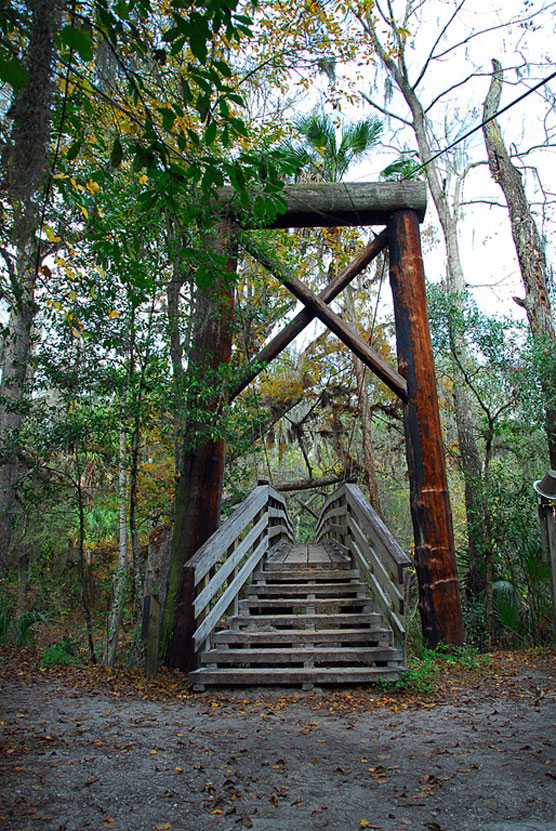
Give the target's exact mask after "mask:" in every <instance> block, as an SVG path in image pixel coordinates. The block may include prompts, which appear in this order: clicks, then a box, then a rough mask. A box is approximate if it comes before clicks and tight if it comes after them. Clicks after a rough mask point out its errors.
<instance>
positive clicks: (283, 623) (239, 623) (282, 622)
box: [229, 612, 382, 631]
mask: <svg viewBox="0 0 556 831" xmlns="http://www.w3.org/2000/svg"><path fill="white" fill-rule="evenodd" d="M379 623H382V615H380V614H377V613H376V612H366V613H362V612H346V613H345V614H339V615H334V614H332V615H326V614H299V615H295V614H294V615H235V616H234V617H231V618H230V619H229V624H230V626H231V627H232V628H234V627H236V628H239V629H245V628H247V627H251V628H252V629H254V630H259V631H260V630H261V629H263V628H266V629H269V630H273V629H279V628H285V629H305V628H307V627H308V626H314V627H315V629H318V628H320V627H324V628H327V627H338V628H348V627H350V626H351V627H362V626H373V625H376V624H379Z"/></svg>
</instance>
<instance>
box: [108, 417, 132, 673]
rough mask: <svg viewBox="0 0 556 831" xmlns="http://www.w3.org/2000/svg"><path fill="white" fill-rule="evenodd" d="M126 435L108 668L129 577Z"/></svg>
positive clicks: (123, 436)
mask: <svg viewBox="0 0 556 831" xmlns="http://www.w3.org/2000/svg"><path fill="white" fill-rule="evenodd" d="M126 478H127V477H126V434H125V430H124V429H123V426H122V427H121V429H120V446H119V451H118V503H119V533H118V565H117V569H116V574H115V575H114V600H113V602H112V608H111V610H110V616H109V619H108V632H107V636H106V650H105V661H106V663H107V664H108V666H111V667H112V666H114V664H115V662H116V653H117V651H118V638H119V635H120V626H121V625H122V616H123V611H124V603H125V598H126V594H127V581H128V577H129V567H128V552H127V499H126V496H127V493H126V491H127V486H126Z"/></svg>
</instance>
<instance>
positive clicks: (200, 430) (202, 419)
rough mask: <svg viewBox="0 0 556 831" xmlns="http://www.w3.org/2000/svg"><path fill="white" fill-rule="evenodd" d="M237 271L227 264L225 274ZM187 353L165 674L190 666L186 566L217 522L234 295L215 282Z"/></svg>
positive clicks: (200, 303) (200, 306) (199, 300)
mask: <svg viewBox="0 0 556 831" xmlns="http://www.w3.org/2000/svg"><path fill="white" fill-rule="evenodd" d="M230 236H231V232H230V227H229V225H227V224H225V223H222V225H221V226H219V228H218V231H217V234H216V239H215V241H214V248H215V251H216V252H217V253H218V252H220V253H223V252H225V251H227V250H229V247H230ZM232 268H235V262H234V261H232V259H231V258H230V259H229V261H228V271H231V270H232ZM196 294H197V296H196V304H195V309H194V325H193V332H192V343H191V352H190V357H189V364H188V369H187V380H186V384H187V412H186V414H185V418H186V426H185V431H184V443H183V467H182V470H181V475H180V479H179V483H178V488H177V493H176V500H175V520H174V533H173V540H172V553H171V560H170V568H169V574H168V589H167V595H166V604H165V609H164V616H163V621H162V633H161V648H162V653H163V657H164V660H165V663H166V664H167V665H168V666H170V667H179V668H180V669H183V670H186V671H188V670H190V669H192V668H193V667H194V666H195V660H196V656H195V654H194V651H193V644H192V635H193V632H194V626H195V620H194V612H193V600H194V586H193V585H192V583H191V579H190V578H191V574H190V570H189V569H188V568H187V561H188V560H189V559H190V558H191V557H192V555H193V554H194V553H195V552H196V551H197V549H198V548H199V546H201V545H202V544H203V543H204V542H205V541H206V540H207V539H208V537H210V535H211V534H212V533H213V532H214V531H215V530H216V529H217V527H218V524H219V521H220V505H221V497H222V481H223V477H224V462H225V451H226V445H225V440H224V439H223V438H222V437H219V436H218V430H215V422H217V421H218V419H219V418H220V417H221V416H222V411H223V408H224V406H225V404H226V385H227V378H226V375H225V373H223V372H222V369H223V368H224V367H225V366H226V365H227V364H229V362H230V357H231V348H232V325H231V324H232V314H233V288H232V286H231V285H230V281H229V280H225V279H224V278H222V277H217V278H216V279H215V280H214V282H213V284H212V285H211V287H210V288H208V289H201V288H198V289H197V293H196Z"/></svg>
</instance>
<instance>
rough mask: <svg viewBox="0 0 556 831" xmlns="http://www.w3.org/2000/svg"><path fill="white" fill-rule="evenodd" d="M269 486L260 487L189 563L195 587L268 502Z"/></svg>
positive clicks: (252, 492)
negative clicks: (192, 571) (193, 575)
mask: <svg viewBox="0 0 556 831" xmlns="http://www.w3.org/2000/svg"><path fill="white" fill-rule="evenodd" d="M267 498H268V485H258V486H257V487H256V488H255V489H254V490H253V491H251V493H250V494H249V496H248V497H247V499H246V500H245V501H244V502H242V503H241V505H240V506H239V508H237V510H235V511H234V513H233V514H232V516H231V517H229V518H228V519H227V520H226V521H225V522H224V523H223V524H222V525H221V526H220V528H218V529H217V530H216V531H215V532H214V534H213V535H212V536H211V537H209V538H208V540H207V541H206V543H205V544H204V545H202V546H201V547H200V548H199V549H198V551H197V552H196V553H195V554H194V555H193V557H191V559H190V560H189V562H188V563H187V565H188V567H189V568H192V569H193V570H194V572H195V585H197V584H198V583H199V580H201V579H202V578H203V577H204V576H205V574H207V573H208V571H209V569H211V568H212V566H213V565H215V563H217V562H218V560H219V559H220V558H221V557H222V556H223V555H224V553H225V552H226V550H227V549H228V548H229V547H230V545H232V543H233V542H234V541H235V540H236V539H237V538H238V537H239V535H240V534H241V533H242V531H244V530H245V528H246V527H247V525H248V524H249V523H250V522H251V520H252V519H253V518H254V517H255V516H256V515H257V514H258V513H259V511H260V510H261V508H263V507H264V505H265V504H266V502H267Z"/></svg>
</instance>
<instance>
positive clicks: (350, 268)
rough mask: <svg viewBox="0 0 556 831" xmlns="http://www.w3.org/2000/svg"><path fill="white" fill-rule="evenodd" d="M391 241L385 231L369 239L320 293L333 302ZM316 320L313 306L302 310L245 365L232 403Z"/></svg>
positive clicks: (232, 390) (234, 389)
mask: <svg viewBox="0 0 556 831" xmlns="http://www.w3.org/2000/svg"><path fill="white" fill-rule="evenodd" d="M387 241H388V237H387V235H386V233H385V232H384V231H383V232H382V233H381V234H379V235H378V237H375V239H374V240H372V241H371V242H369V243H368V244H367V245H366V246H365V248H364V249H363V251H361V253H359V254H357V256H356V257H354V258H353V260H352V261H351V262H350V263H349V264H348V265H347V266H346V267H345V268H344V269H342V271H340V273H339V274H337V275H336V277H334V279H333V280H331V281H330V283H329V284H328V285H327V287H326V288H325V289H324V290H323V291H322V292H321V293H320V294H319V297H320V298H321V300H323V301H324V302H325V303H331V302H332V301H333V300H334V298H335V297H337V296H338V294H340V292H341V291H342V290H343V289H344V288H345V287H346V286H347V285H349V283H350V282H351V281H352V280H353V278H354V277H356V276H357V275H358V274H360V273H361V272H362V271H363V270H364V269H365V268H366V267H367V266H368V264H369V263H370V262H371V261H372V260H373V259H374V258H375V257H376V256H377V255H378V254H380V252H381V251H383V249H384V248H385V246H386V244H387ZM314 319H315V315H314V314H313V313H312V312H311V311H310V310H309V309H302V310H301V311H300V312H299V313H298V314H297V315H296V316H295V317H294V318H293V320H291V321H290V322H289V323H288V324H287V325H286V326H285V327H284V328H283V329H282V330H281V331H280V332H279V333H278V334H277V335H276V336H275V337H274V338H272V340H271V341H270V342H269V343H267V345H266V346H265V347H264V348H263V349H261V351H260V352H259V353H258V354H257V355H255V357H254V358H252V359H251V360H250V361H249V363H248V364H247V365H246V366H245V367H244V368H243V370H242V372H241V377H240V378H239V379H238V380H236V382H235V384H234V386H233V387H232V389H231V390H230V392H229V401H230V402H232V401H233V400H234V398H236V397H237V396H238V395H239V394H240V392H242V391H243V390H244V389H245V387H246V386H247V385H248V384H250V383H251V381H252V380H253V379H254V378H256V377H257V375H258V374H259V372H261V369H263V368H264V367H266V366H267V365H268V364H269V363H270V362H271V361H273V360H274V358H276V357H277V356H278V355H279V354H280V352H282V351H283V350H284V349H285V348H286V347H287V346H289V345H290V343H292V341H294V340H295V338H296V337H297V336H298V335H299V334H301V332H302V331H303V330H304V329H305V327H306V326H308V325H309V323H311V321H313V320H314Z"/></svg>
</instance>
